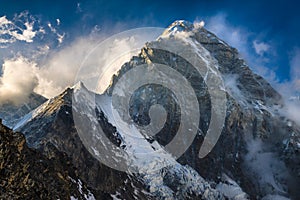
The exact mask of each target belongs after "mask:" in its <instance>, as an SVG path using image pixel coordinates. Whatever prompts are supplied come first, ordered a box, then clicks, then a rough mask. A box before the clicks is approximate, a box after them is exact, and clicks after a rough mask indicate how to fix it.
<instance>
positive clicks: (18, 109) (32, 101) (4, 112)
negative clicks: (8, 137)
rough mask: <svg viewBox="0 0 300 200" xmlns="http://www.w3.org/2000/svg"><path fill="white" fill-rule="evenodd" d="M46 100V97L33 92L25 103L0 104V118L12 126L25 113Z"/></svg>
mask: <svg viewBox="0 0 300 200" xmlns="http://www.w3.org/2000/svg"><path fill="white" fill-rule="evenodd" d="M46 100H47V99H46V98H45V97H43V96H41V95H39V94H36V93H32V94H30V95H29V100H28V102H27V103H25V104H21V105H14V104H11V103H6V104H3V105H0V118H1V119H2V120H3V124H5V125H6V126H9V127H11V128H12V127H14V125H15V124H16V123H17V122H18V120H20V119H21V118H22V117H23V116H24V115H26V114H27V113H29V112H30V111H32V110H34V109H35V108H37V107H38V106H39V105H41V104H42V103H44V102H45V101H46Z"/></svg>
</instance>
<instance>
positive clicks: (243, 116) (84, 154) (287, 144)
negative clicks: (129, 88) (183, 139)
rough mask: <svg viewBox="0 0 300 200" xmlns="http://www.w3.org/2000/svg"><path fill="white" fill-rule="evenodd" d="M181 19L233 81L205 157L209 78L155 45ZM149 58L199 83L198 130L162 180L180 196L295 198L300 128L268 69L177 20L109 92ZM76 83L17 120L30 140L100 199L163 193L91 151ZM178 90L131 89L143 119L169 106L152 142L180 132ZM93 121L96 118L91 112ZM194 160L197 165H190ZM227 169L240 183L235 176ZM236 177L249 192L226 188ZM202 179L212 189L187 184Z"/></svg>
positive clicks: (133, 109)
mask: <svg viewBox="0 0 300 200" xmlns="http://www.w3.org/2000/svg"><path fill="white" fill-rule="evenodd" d="M174 27H176V28H177V30H180V31H183V32H188V33H189V34H188V36H186V37H188V38H189V40H191V41H192V42H193V43H195V44H196V43H197V44H200V45H202V46H203V47H204V48H205V49H206V50H207V51H208V52H209V53H210V54H211V55H212V57H213V58H214V59H215V60H216V62H217V63H218V65H219V68H218V69H219V71H220V72H221V75H222V78H223V80H224V82H225V86H226V95H227V105H226V106H227V110H226V119H225V124H224V128H223V131H222V134H221V137H220V139H219V140H218V142H217V144H216V146H215V147H214V148H213V150H212V151H211V152H210V153H209V154H208V156H206V157H205V158H203V159H200V158H199V157H198V152H199V149H200V147H201V145H202V142H203V140H204V137H205V134H206V132H207V129H208V125H209V123H210V117H211V101H210V96H209V92H208V89H207V86H206V84H205V81H204V78H203V77H201V76H199V75H197V73H195V72H194V71H193V68H192V66H191V64H190V63H188V62H187V61H185V60H184V59H181V58H180V57H179V56H177V55H176V54H174V53H171V52H167V51H162V50H161V49H158V48H155V46H157V45H159V44H160V43H162V42H163V41H165V40H167V42H168V41H169V42H172V38H174V37H175V36H174V35H172V34H173V33H171V31H172V30H173V29H174ZM175 34H176V33H175ZM144 63H161V64H165V65H168V66H170V67H172V68H173V69H175V70H177V71H178V72H179V73H181V74H183V75H184V76H185V77H186V78H187V79H188V80H189V82H190V83H191V85H192V86H193V88H194V90H195V93H196V95H197V99H198V102H199V110H200V113H201V117H200V120H199V132H198V134H197V136H196V138H195V139H194V141H193V144H192V145H191V146H190V148H189V149H188V150H187V151H186V152H185V153H184V154H183V155H182V156H181V157H180V158H179V159H178V162H179V164H178V166H180V167H179V169H174V168H171V167H170V168H165V169H163V170H162V171H161V172H159V173H161V174H163V175H162V176H161V177H162V179H163V180H162V182H163V184H164V185H163V186H166V188H167V189H166V191H171V193H172V195H173V198H179V199H180V198H181V199H216V198H220V199H222V198H224V197H223V195H224V196H225V197H226V198H228V199H247V198H249V197H250V199H262V198H263V197H266V198H272V197H274V196H270V195H278V196H284V197H290V198H293V199H298V198H299V197H300V194H299V192H298V190H297V188H299V186H300V171H299V169H300V157H299V149H300V137H299V134H300V128H299V127H298V126H297V125H296V124H295V123H293V122H291V121H289V120H288V119H286V118H284V117H282V116H281V115H280V112H279V109H280V108H281V107H282V106H283V101H282V98H281V96H280V95H279V94H278V93H277V92H276V91H275V90H274V89H273V88H272V87H271V86H270V84H268V83H267V82H266V81H265V80H264V79H263V78H262V77H260V76H258V75H256V74H254V73H253V72H252V71H251V70H250V69H249V67H248V66H247V65H246V64H245V61H244V60H242V59H241V58H240V57H239V54H238V52H237V50H236V49H234V48H232V47H230V46H228V45H227V44H226V43H225V42H223V41H222V40H220V39H218V38H217V37H216V36H215V35H214V34H212V33H210V32H208V31H207V30H205V29H204V28H196V27H194V26H193V24H190V23H188V22H182V21H177V22H174V23H173V24H172V25H171V26H170V27H169V28H168V29H167V30H166V32H165V33H164V34H163V36H162V37H161V38H160V39H158V40H157V41H154V42H150V43H147V44H146V45H145V47H144V48H143V49H142V50H141V53H140V54H139V55H138V56H135V57H133V58H132V59H131V61H129V62H128V63H125V64H124V65H123V66H122V68H121V70H120V71H119V73H118V75H116V76H114V77H113V81H112V84H111V86H110V87H109V88H108V89H107V91H106V94H108V96H110V95H111V94H112V91H113V89H114V86H115V84H116V83H117V82H118V80H119V79H120V78H121V77H122V75H123V74H125V73H126V72H128V71H129V70H130V69H132V68H134V67H136V66H137V65H140V64H144ZM73 90H74V89H72V88H69V89H67V90H66V91H64V92H63V93H62V94H61V95H59V96H57V97H55V98H53V99H51V100H49V101H48V102H46V103H45V104H43V106H42V107H40V108H39V110H38V111H37V114H36V115H35V116H34V117H33V118H30V119H29V120H27V121H26V120H25V122H24V123H23V124H22V125H21V126H20V127H19V128H18V131H20V132H22V133H24V135H25V136H26V140H27V142H28V145H29V146H30V147H31V148H34V149H36V150H37V151H35V152H38V153H40V154H42V155H43V156H45V157H46V158H52V157H53V155H56V153H55V152H56V151H54V149H57V151H58V152H61V153H62V154H64V155H65V156H66V157H67V159H66V160H69V161H70V163H71V164H70V165H72V166H73V167H74V173H75V174H76V175H78V177H79V178H80V180H82V181H83V183H85V184H86V185H87V187H88V188H90V190H91V191H92V192H93V194H94V196H95V197H96V198H97V199H107V198H110V196H112V194H116V196H118V197H121V198H125V199H151V198H159V199H164V197H162V196H159V195H158V196H157V194H154V193H152V192H151V187H149V185H147V184H146V183H147V182H146V181H142V180H141V179H143V176H140V175H138V174H127V173H125V172H119V171H116V170H113V169H111V168H109V167H107V166H105V165H103V164H101V163H99V162H98V161H97V160H96V159H95V158H94V157H93V156H92V155H91V154H90V153H89V152H88V150H87V149H86V148H85V147H84V145H83V144H82V142H81V140H80V138H79V136H78V133H77V131H76V129H75V126H74V120H73V117H72V114H73V113H72V93H73ZM151 91H154V94H153V93H150V92H151ZM141 93H143V94H147V95H146V98H143V101H142V100H141V99H140V98H139V95H140V94H141ZM162 93H163V94H162ZM172 98H173V94H172V91H167V90H164V89H163V88H161V87H160V86H159V85H149V86H145V87H143V88H140V89H139V91H137V93H135V94H134V96H133V97H132V102H131V104H130V113H129V114H130V116H131V117H132V119H133V121H134V122H135V123H137V124H139V125H147V124H149V116H148V111H149V108H150V106H151V105H152V104H153V103H159V104H161V105H163V106H164V108H165V109H166V110H167V113H168V115H167V122H166V124H165V127H164V128H163V129H162V130H161V131H160V132H159V133H158V134H157V135H156V137H154V138H150V139H149V142H152V140H157V141H159V143H160V144H162V145H165V144H166V143H168V142H169V141H170V140H171V139H172V138H173V137H174V133H176V130H177V129H178V126H179V120H178V118H179V117H178V112H179V111H180V108H179V106H178V105H177V104H176V101H175V100H174V99H172ZM140 107H142V108H143V109H140ZM96 113H97V120H98V122H99V124H101V126H102V128H103V129H104V132H106V135H107V136H108V137H109V138H110V140H111V141H113V143H114V144H116V145H117V146H118V145H121V143H122V141H121V139H120V138H119V137H116V136H118V135H119V133H118V130H117V129H116V127H114V126H113V125H112V124H110V123H109V122H108V119H107V117H106V116H105V114H104V112H103V110H101V109H98V110H97V111H96ZM86 122H87V126H89V123H90V122H89V121H88V119H87V120H86ZM48 147H53V148H48ZM183 166H188V167H183ZM190 168H192V170H188V169H190ZM70 169H71V168H70ZM176 170H177V171H176ZM193 170H194V171H193ZM71 171H72V170H71ZM181 172H182V173H183V174H182V173H181ZM187 172H193V173H194V172H195V174H196V173H197V175H198V174H200V175H201V177H203V178H204V180H205V181H206V182H205V181H204V180H202V179H201V181H199V182H193V181H194V180H195V179H191V178H190V177H189V176H187V175H186V174H187ZM68 173H69V171H68ZM184 173H186V174H184ZM195 176H196V175H195ZM71 177H73V176H71ZM182 177H183V178H182ZM224 177H225V178H224ZM226 177H227V178H226ZM228 177H230V178H231V179H233V180H234V181H235V182H236V183H232V182H231V181H228ZM231 179H230V180H231ZM75 180H77V179H75ZM183 180H184V181H185V182H183ZM208 182H209V183H208ZM224 184H225V185H224ZM226 184H227V185H226ZM235 184H236V185H237V184H238V185H239V186H240V187H241V188H242V190H243V191H244V192H246V193H247V194H248V195H249V197H248V195H245V194H244V193H242V191H241V192H240V193H238V194H235V195H233V196H230V194H226V192H224V191H225V190H226V189H224V187H225V188H228V187H229V185H230V186H233V185H235ZM195 185H200V186H201V188H206V189H207V188H208V189H207V190H205V191H206V192H202V193H200V194H199V193H194V191H193V190H187V192H186V191H184V190H183V189H182V188H185V187H186V188H188V186H191V187H194V186H195ZM231 189H232V188H231ZM161 191H163V190H161ZM201 191H204V189H203V190H201ZM220 193H221V194H220ZM159 194H161V193H159ZM222 194H223V195H222ZM106 195H108V196H106ZM231 195H232V194H231ZM274 198H275V197H274Z"/></svg>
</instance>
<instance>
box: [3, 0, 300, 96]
mask: <svg viewBox="0 0 300 200" xmlns="http://www.w3.org/2000/svg"><path fill="white" fill-rule="evenodd" d="M30 2H31V3H27V2H25V1H16V0H1V8H0V17H1V16H6V19H8V20H12V19H13V18H14V16H15V15H16V14H17V15H18V14H20V13H22V12H23V11H25V10H26V11H28V16H27V18H31V16H33V17H34V20H36V21H37V20H38V21H39V23H38V24H39V25H41V26H45V27H46V28H48V29H49V30H46V28H44V29H45V30H46V32H47V31H48V32H49V34H50V33H51V34H52V36H47V38H48V39H47V40H49V41H52V40H53V38H55V37H58V36H63V37H62V39H63V42H62V43H61V44H53V46H55V48H63V46H66V45H68V43H71V42H72V41H73V40H75V39H76V38H78V37H82V36H85V35H89V34H91V32H93V31H95V30H96V31H98V32H102V33H105V34H112V33H117V32H120V31H124V30H127V29H131V28H137V27H147V26H157V27H166V26H168V25H169V24H170V23H172V22H173V21H174V20H177V19H185V20H188V21H191V22H193V21H199V20H204V21H205V22H206V26H205V27H206V28H207V29H208V30H211V31H213V32H215V33H216V34H217V35H218V36H219V37H220V38H221V39H224V40H225V41H226V42H228V43H229V44H230V45H232V46H234V47H236V48H237V49H238V50H239V51H240V52H241V54H242V55H243V56H244V58H245V59H246V60H247V62H248V63H249V65H250V67H251V68H252V69H253V70H254V71H256V72H257V73H259V74H261V75H263V76H264V77H266V78H267V79H268V80H269V81H270V82H271V83H272V84H273V85H276V87H278V88H289V89H291V88H290V87H293V90H294V91H298V89H299V88H298V87H299V86H300V84H299V85H297V82H298V79H299V80H300V72H299V71H300V70H299V64H300V58H299V57H300V40H299V31H300V25H299V21H300V14H299V13H300V12H299V6H300V3H297V1H243V3H241V1H238V0H229V1H217V0H210V1H201V0H199V1H197V0H194V1H192V0H185V1H169V0H167V1H155V0H152V1H148V0H145V1H138V0H133V1H122V0H117V1H113V0H111V1H101V0H97V1H93V0H92V1H84V0H78V1H71V0H70V1H57V0H52V1H37V0H33V1H30ZM57 19H59V21H57ZM48 23H51V25H52V26H51V27H49V26H47V24H48ZM53 28H54V29H53ZM40 34H42V32H41V33H40ZM43 40H45V36H43V37H42V36H41V41H43ZM26 45H27V44H26ZM26 45H23V46H22V45H19V44H18V45H17V47H16V46H15V47H14V48H13V49H14V51H15V49H16V48H17V49H20V50H22V51H25V50H26V49H27V46H26ZM51 48H52V47H51ZM0 50H1V49H0ZM10 52H11V51H10ZM0 53H2V55H1V56H0V57H1V58H2V59H4V58H5V56H8V57H9V53H8V51H7V50H6V51H4V48H2V50H1V51H0ZM1 62H2V63H3V61H1ZM297 88H298V89H297ZM283 90H284V89H283Z"/></svg>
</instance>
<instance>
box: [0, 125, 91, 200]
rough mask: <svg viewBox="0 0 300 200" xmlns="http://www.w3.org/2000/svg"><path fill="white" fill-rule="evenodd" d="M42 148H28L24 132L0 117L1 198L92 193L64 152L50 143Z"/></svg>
mask: <svg viewBox="0 0 300 200" xmlns="http://www.w3.org/2000/svg"><path fill="white" fill-rule="evenodd" d="M44 152H48V153H49V155H48V156H45V155H43V154H41V153H40V152H38V151H37V150H34V149H30V148H28V146H27V144H26V140H25V137H24V135H22V134H21V133H18V132H13V131H12V130H11V129H9V128H8V127H6V126H4V125H3V124H2V122H1V121H0V199H70V197H71V196H73V197H74V198H79V199H83V198H85V197H88V196H90V197H92V194H91V193H90V192H89V191H88V190H87V189H86V187H85V186H84V185H82V183H80V180H79V179H78V176H77V175H76V170H75V169H74V166H73V165H72V163H71V162H70V160H69V158H68V157H67V156H66V155H65V154H64V153H63V152H60V151H58V150H57V149H56V148H55V147H54V146H52V145H50V144H49V145H48V146H44Z"/></svg>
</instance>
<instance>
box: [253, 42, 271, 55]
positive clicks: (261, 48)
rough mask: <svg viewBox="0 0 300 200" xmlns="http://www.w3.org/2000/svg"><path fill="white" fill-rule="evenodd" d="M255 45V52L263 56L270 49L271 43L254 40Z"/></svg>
mask: <svg viewBox="0 0 300 200" xmlns="http://www.w3.org/2000/svg"><path fill="white" fill-rule="evenodd" d="M253 47H254V49H255V52H256V53H257V54H258V55H260V56H263V55H264V53H265V52H267V51H268V50H269V49H270V45H268V44H267V43H264V42H258V41H257V40H254V41H253Z"/></svg>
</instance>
